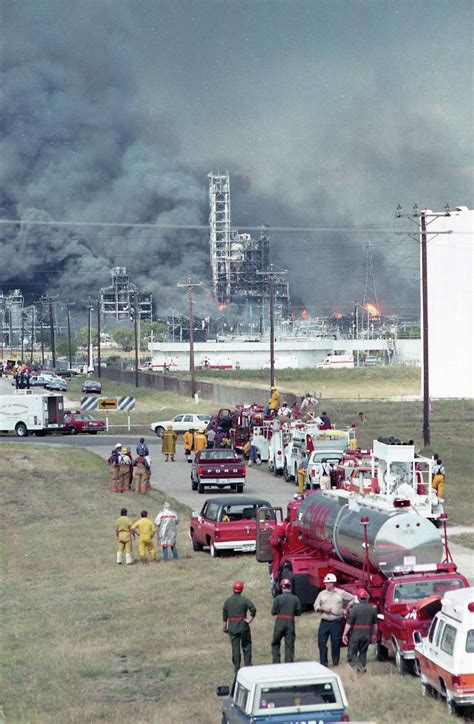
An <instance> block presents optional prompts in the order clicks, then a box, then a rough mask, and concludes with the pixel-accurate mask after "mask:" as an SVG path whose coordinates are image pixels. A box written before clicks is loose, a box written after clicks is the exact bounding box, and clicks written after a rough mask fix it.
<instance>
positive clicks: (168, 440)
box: [161, 425, 178, 463]
mask: <svg viewBox="0 0 474 724" xmlns="http://www.w3.org/2000/svg"><path fill="white" fill-rule="evenodd" d="M177 437H178V436H177V434H176V433H175V431H174V430H173V425H168V427H167V428H166V430H165V432H164V433H163V440H162V444H161V452H162V453H163V455H164V456H165V463H167V462H168V460H169V459H170V457H171V462H172V463H174V456H175V455H176V440H177Z"/></svg>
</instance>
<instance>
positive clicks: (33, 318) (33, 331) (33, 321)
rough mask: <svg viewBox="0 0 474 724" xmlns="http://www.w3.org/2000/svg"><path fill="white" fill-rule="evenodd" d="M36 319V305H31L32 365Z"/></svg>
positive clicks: (31, 360)
mask: <svg viewBox="0 0 474 724" xmlns="http://www.w3.org/2000/svg"><path fill="white" fill-rule="evenodd" d="M35 318H36V309H35V305H34V304H32V305H31V344H30V365H32V364H33V344H34V341H35Z"/></svg>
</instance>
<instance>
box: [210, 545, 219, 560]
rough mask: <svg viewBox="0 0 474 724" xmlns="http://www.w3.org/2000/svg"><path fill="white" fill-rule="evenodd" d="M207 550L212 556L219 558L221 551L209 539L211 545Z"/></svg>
mask: <svg viewBox="0 0 474 724" xmlns="http://www.w3.org/2000/svg"><path fill="white" fill-rule="evenodd" d="M209 551H210V553H211V557H212V558H219V556H220V554H221V552H220V550H219V549H218V548H216V547H215V545H214V543H213V542H212V541H211V545H210V546H209Z"/></svg>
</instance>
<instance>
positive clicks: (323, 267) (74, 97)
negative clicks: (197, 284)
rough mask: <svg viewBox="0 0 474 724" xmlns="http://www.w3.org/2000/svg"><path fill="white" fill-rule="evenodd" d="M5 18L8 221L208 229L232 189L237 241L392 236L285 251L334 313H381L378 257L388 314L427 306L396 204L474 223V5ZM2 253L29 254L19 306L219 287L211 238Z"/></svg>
mask: <svg viewBox="0 0 474 724" xmlns="http://www.w3.org/2000/svg"><path fill="white" fill-rule="evenodd" d="M1 7H2V18H1V20H2V25H3V40H4V43H3V47H2V61H3V63H2V64H3V66H4V68H5V73H4V76H3V83H4V92H3V107H2V111H1V118H0V124H1V133H2V138H1V147H0V152H1V158H2V164H1V167H2V168H1V171H0V173H1V175H2V176H1V189H0V190H1V203H2V209H1V210H0V211H1V216H2V217H4V218H53V219H74V220H79V219H81V220H89V221H104V222H105V221H124V222H126V221H130V222H146V221H150V222H153V221H161V222H169V221H171V222H173V221H176V222H179V223H190V224H199V223H205V222H206V220H207V214H208V208H207V178H206V175H207V173H208V172H209V171H212V170H214V171H217V170H220V171H224V170H226V171H227V170H228V171H229V172H230V173H231V187H232V220H233V223H234V224H235V225H238V224H242V225H244V224H249V225H258V224H261V223H267V224H270V225H275V226H278V225H294V226H322V225H341V224H344V225H348V224H361V223H383V224H385V225H386V229H385V230H384V231H383V232H379V233H377V234H372V235H362V234H360V233H357V234H349V235H347V234H334V233H326V234H324V233H320V234H312V235H308V234H306V235H299V236H288V235H287V236H285V235H274V236H273V237H272V243H273V248H274V249H275V259H276V261H279V262H280V263H281V264H282V265H284V266H286V267H288V269H289V270H290V282H291V284H292V287H293V291H292V296H293V297H294V298H295V299H296V300H297V301H298V303H301V304H306V305H307V306H309V307H312V308H314V309H316V308H317V306H318V304H319V305H322V306H324V305H327V306H328V307H329V306H338V304H339V306H340V305H343V304H346V303H348V301H349V300H352V299H354V298H355V297H357V296H359V297H360V296H361V295H362V293H363V288H362V289H361V287H363V282H364V260H365V253H364V246H365V244H366V243H367V241H368V240H371V241H372V242H373V244H374V247H375V248H376V252H375V262H376V275H377V276H376V282H377V286H378V291H379V299H380V298H381V299H382V302H383V303H384V304H385V305H386V307H387V310H388V309H389V308H394V307H395V306H398V307H400V306H402V305H403V304H406V305H413V304H416V303H417V295H418V290H417V286H416V281H415V278H416V268H415V265H414V260H415V259H416V255H417V250H416V245H413V244H410V243H407V241H406V240H401V239H400V237H393V236H391V233H390V232H391V228H390V227H391V225H392V227H393V219H394V209H395V207H396V206H397V204H399V203H401V204H402V206H403V207H404V209H406V210H409V209H411V207H412V205H413V203H415V202H416V203H418V204H419V206H420V207H423V206H427V207H430V208H433V209H442V208H443V207H444V204H445V203H446V202H449V203H450V204H451V205H452V206H455V205H459V204H465V205H468V206H472V205H473V200H472V191H473V185H472V180H473V177H472V136H471V134H472V127H473V120H474V119H473V91H472V88H473V85H472V83H473V74H472V69H473V66H472V20H473V17H472V16H473V6H472V2H469V1H467V0H466V1H464V0H447V1H436V0H429V1H428V0H420V1H418V2H417V1H416V0H414V1H413V0H411V1H410V2H399V1H397V2H382V1H379V2H364V1H361V2H348V1H346V0H330V1H328V2H320V1H318V0H313V1H312V2H309V1H306V0H304V1H301V2H297V1H295V0H293V1H290V0H285V1H274V2H270V1H267V0H254V1H253V2H247V1H242V0H239V1H237V0H235V1H232V2H230V1H221V2H192V1H190V0H189V1H184V2H183V1H182V0H173V1H172V2H160V1H159V0H153V1H151V0H141V2H127V1H126V0H121V1H119V0H115V1H114V2H105V1H103V0H96V1H95V2H86V1H84V0H81V2H79V3H78V2H75V1H73V0H62V1H61V2H56V1H53V0H25V1H23V2H22V1H18V2H14V1H13V0H7V1H4V2H2V4H1ZM0 233H3V240H2V241H0V253H1V252H4V251H5V250H6V249H7V250H8V249H11V247H12V245H13V244H14V245H15V246H16V247H17V248H18V249H20V250H21V254H20V256H19V258H18V259H14V258H13V259H12V260H11V264H9V267H8V269H6V268H4V269H3V271H2V280H1V282H0V288H1V286H2V285H3V287H4V288H10V287H11V286H12V285H13V284H15V285H18V286H20V287H21V286H23V288H24V289H28V285H30V286H29V289H30V290H31V292H32V294H36V293H38V292H39V291H41V290H44V289H46V288H48V289H50V290H52V291H60V292H61V293H63V292H64V291H65V289H72V291H74V293H77V294H79V295H80V294H83V295H85V294H86V293H90V292H91V291H92V290H93V289H94V288H96V287H97V286H100V285H101V284H103V283H104V281H107V273H108V270H109V269H110V267H111V266H112V265H113V264H118V263H123V264H124V265H126V266H127V267H129V268H130V270H131V271H132V272H133V273H134V275H135V277H136V279H138V280H139V281H140V283H143V284H144V285H146V286H147V287H148V288H151V289H152V291H153V292H154V294H155V296H156V297H157V299H159V300H160V302H161V303H162V304H163V305H164V306H167V305H169V304H174V303H176V302H177V300H178V299H179V297H178V296H177V292H176V289H175V283H176V281H177V280H179V279H181V278H183V276H187V275H188V273H197V274H199V275H201V276H202V277H203V278H205V277H206V276H208V275H209V271H208V258H207V255H208V245H207V237H206V235H205V234H198V233H193V234H187V235H186V239H184V238H183V235H180V234H176V233H169V232H167V233H159V234H155V233H154V234H153V235H150V234H149V233H142V234H141V235H140V234H135V233H133V234H132V233H130V234H128V235H125V237H122V236H120V235H118V234H115V233H112V232H111V231H110V230H105V231H103V232H101V233H98V232H97V231H94V232H87V233H86V234H84V233H83V232H82V231H78V230H75V231H69V232H64V230H61V231H59V232H58V231H55V230H53V231H51V230H48V231H47V232H46V231H45V230H41V231H38V230H34V231H32V230H31V229H30V230H25V229H23V230H22V231H21V232H20V233H19V232H18V229H12V228H11V227H8V228H7V229H3V230H0ZM400 242H403V243H400ZM2 244H3V249H2ZM377 247H378V251H377ZM25 255H26V256H27V257H28V258H29V263H28V264H27V265H26V264H25ZM2 258H4V257H3V254H2ZM9 258H10V259H11V255H9Z"/></svg>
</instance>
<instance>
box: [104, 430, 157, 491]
mask: <svg viewBox="0 0 474 724" xmlns="http://www.w3.org/2000/svg"><path fill="white" fill-rule="evenodd" d="M107 462H108V464H109V466H110V491H111V492H112V493H124V492H125V491H127V490H134V492H135V493H146V492H147V491H148V490H151V458H150V451H149V449H148V445H147V444H146V442H145V438H143V437H141V438H140V440H139V441H138V444H137V446H136V457H135V458H133V456H132V451H131V449H130V448H129V447H125V446H123V445H122V443H120V442H118V443H117V444H116V445H115V447H114V449H113V450H112V452H111V454H110V456H109V459H108V461H107Z"/></svg>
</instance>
